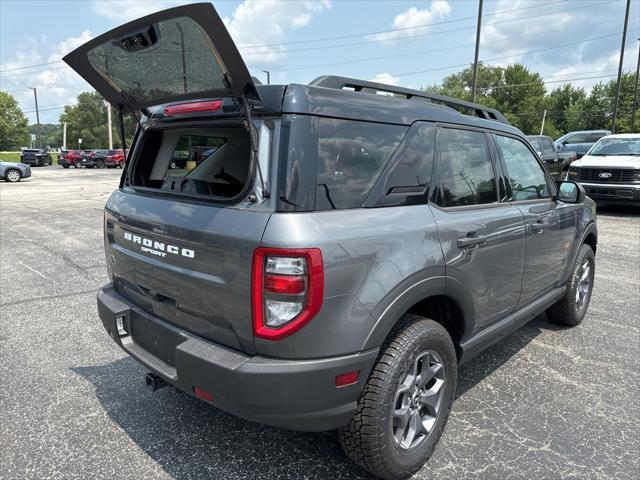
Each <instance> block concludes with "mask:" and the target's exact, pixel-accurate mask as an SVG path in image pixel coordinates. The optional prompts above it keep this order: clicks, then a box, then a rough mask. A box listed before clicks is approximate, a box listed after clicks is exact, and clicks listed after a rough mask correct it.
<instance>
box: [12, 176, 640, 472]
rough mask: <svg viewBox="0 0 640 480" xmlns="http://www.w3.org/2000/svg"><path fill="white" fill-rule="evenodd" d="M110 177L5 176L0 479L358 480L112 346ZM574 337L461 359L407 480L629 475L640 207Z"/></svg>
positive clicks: (308, 441) (604, 253)
mask: <svg viewBox="0 0 640 480" xmlns="http://www.w3.org/2000/svg"><path fill="white" fill-rule="evenodd" d="M120 173H121V171H120V170H84V169H81V170H74V169H70V170H63V169H62V168H60V167H58V166H53V167H46V168H37V169H33V177H32V178H31V179H28V180H25V181H23V182H20V183H18V184H5V183H4V182H0V354H1V355H0V358H1V360H2V361H1V362H0V438H2V444H3V446H2V448H0V478H6V479H22V478H33V479H43V478H65V479H74V478H78V479H85V478H93V479H102V478H131V479H141V478H146V479H165V478H178V479H200V478H201V479H205V478H224V479H226V480H231V479H331V480H339V479H365V478H369V477H368V476H367V475H366V474H365V473H363V472H362V471H360V470H359V469H357V468H356V467H355V466H353V465H352V464H351V463H350V462H349V461H348V460H347V458H346V457H345V455H344V454H343V453H342V451H341V449H340V447H339V445H338V443H337V441H336V440H335V438H334V437H333V436H332V435H328V434H307V433H297V432H289V431H284V430H278V429H275V428H270V427H266V426H261V425H257V424H252V423H249V422H246V421H244V420H240V419H237V418H235V417H232V416H230V415H227V414H225V413H223V412H221V411H218V410H216V409H214V408H212V407H210V406H208V405H206V404H204V403H201V402H199V401H196V400H195V399H193V398H191V397H190V396H187V395H184V394H179V393H177V392H176V391H175V390H173V389H169V388H165V389H162V390H160V391H158V392H156V393H150V392H149V391H148V390H147V389H146V388H145V385H144V379H143V374H144V373H145V370H144V369H143V368H142V367H141V366H140V365H138V364H137V363H136V362H135V361H134V360H132V359H130V358H128V357H127V356H126V355H125V354H124V353H123V352H122V351H121V350H119V349H118V348H117V347H116V346H115V345H114V344H113V342H112V341H111V340H110V339H109V337H108V336H107V334H106V333H105V332H104V330H103V329H102V326H101V323H100V321H99V319H98V317H97V312H96V306H95V295H96V292H97V290H98V288H99V287H100V286H101V285H102V284H103V283H105V282H106V281H107V277H106V269H105V266H104V253H103V240H102V226H101V224H102V207H103V205H104V202H105V201H106V199H107V197H108V195H109V193H110V192H111V191H112V190H113V189H114V188H116V186H117V183H118V178H119V175H120ZM598 221H599V232H600V239H599V245H598V253H597V257H596V258H597V268H596V284H595V291H594V294H593V298H592V301H591V307H590V310H589V314H588V315H587V317H586V319H585V321H584V322H583V323H582V325H581V326H579V327H577V328H575V329H564V328H559V327H556V326H553V325H551V324H549V323H548V322H547V321H546V318H545V317H544V316H541V317H539V318H537V319H536V320H534V321H533V322H531V323H530V324H528V325H527V326H525V327H524V328H522V329H521V330H519V331H518V332H516V333H514V334H512V335H511V336H510V337H508V338H507V339H505V340H504V341H502V342H501V343H499V344H498V345H496V346H494V347H492V348H491V349H489V350H488V351H486V352H485V353H483V354H482V355H481V356H479V357H477V358H476V359H474V360H473V361H472V362H471V363H470V364H468V365H465V366H464V367H462V368H461V369H460V372H459V375H460V377H459V390H458V393H457V399H456V401H455V403H454V407H453V412H452V414H451V417H450V420H449V424H448V426H447V429H446V430H445V433H444V435H443V437H442V440H441V442H440V444H439V446H438V448H437V449H436V451H435V454H434V456H433V457H432V459H431V461H430V462H429V463H428V464H427V465H426V466H425V467H424V468H423V469H422V470H421V471H420V472H419V473H418V474H417V475H416V477H415V478H419V479H427V478H438V479H471V478H474V479H475V478H482V479H511V478H513V479H519V478H527V479H530V478H536V479H546V478H548V479H561V478H562V479H564V478H579V479H587V478H589V479H591V478H594V479H627V478H628V479H636V478H638V475H639V473H640V435H639V434H638V432H640V362H639V359H640V212H639V211H634V210H631V209H624V208H607V209H600V211H599V216H598Z"/></svg>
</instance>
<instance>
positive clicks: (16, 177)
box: [0, 162, 31, 182]
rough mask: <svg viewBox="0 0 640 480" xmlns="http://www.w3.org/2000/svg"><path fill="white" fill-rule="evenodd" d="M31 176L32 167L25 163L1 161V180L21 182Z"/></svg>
mask: <svg viewBox="0 0 640 480" xmlns="http://www.w3.org/2000/svg"><path fill="white" fill-rule="evenodd" d="M30 176H31V167H29V165H25V164H24V163H11V162H0V180H4V181H5V182H19V181H20V180H22V179H23V178H28V177H30Z"/></svg>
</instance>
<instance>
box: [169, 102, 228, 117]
mask: <svg viewBox="0 0 640 480" xmlns="http://www.w3.org/2000/svg"><path fill="white" fill-rule="evenodd" d="M221 108H222V100H206V101H203V102H189V103H181V104H179V105H169V106H168V107H165V108H164V115H165V116H166V117H173V116H174V115H185V114H187V113H204V112H215V111H216V110H220V109H221Z"/></svg>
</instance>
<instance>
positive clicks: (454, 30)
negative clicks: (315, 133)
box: [242, 2, 610, 55]
mask: <svg viewBox="0 0 640 480" xmlns="http://www.w3.org/2000/svg"><path fill="white" fill-rule="evenodd" d="M603 4H610V2H599V3H594V4H592V5H591V6H595V5H603ZM574 10H584V6H580V7H574V8H568V9H565V10H558V11H555V12H546V13H540V14H537V15H529V16H527V17H519V18H514V19H511V20H503V21H499V22H492V23H491V24H489V25H499V24H504V23H513V22H521V21H523V20H529V19H531V18H539V17H546V16H549V15H555V14H558V13H565V12H571V11H574ZM474 18H476V17H474ZM474 28H475V26H470V27H461V28H454V29H449V30H440V31H438V32H428V33H421V34H416V35H405V36H402V37H395V38H392V39H389V38H385V39H378V40H376V39H373V40H363V41H360V42H351V43H341V44H335V45H324V46H318V47H306V48H289V49H282V50H276V51H275V52H273V53H290V52H307V51H312V50H325V49H329V48H343V47H351V46H358V45H364V44H370V43H384V42H389V41H390V40H404V39H408V38H420V37H427V36H431V35H440V34H442V33H451V32H459V31H464V30H473V29H474ZM264 54H265V51H264V50H260V51H250V52H244V51H243V52H242V55H264Z"/></svg>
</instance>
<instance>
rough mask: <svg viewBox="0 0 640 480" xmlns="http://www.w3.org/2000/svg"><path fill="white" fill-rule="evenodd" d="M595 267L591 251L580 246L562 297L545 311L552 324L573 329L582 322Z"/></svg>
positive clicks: (587, 305)
mask: <svg viewBox="0 0 640 480" xmlns="http://www.w3.org/2000/svg"><path fill="white" fill-rule="evenodd" d="M595 267H596V260H595V255H594V253H593V250H592V249H591V247H590V246H589V245H586V244H584V245H582V246H581V247H580V250H579V251H578V255H577V257H576V261H575V264H574V266H573V270H572V272H571V277H570V278H569V281H568V282H567V291H566V293H565V294H564V297H562V298H561V299H560V300H559V301H558V302H556V303H554V304H553V305H551V307H549V308H548V309H547V317H548V318H549V319H550V320H551V321H552V322H554V323H558V324H560V325H567V326H569V327H575V326H576V325H579V324H580V323H581V322H582V319H583V318H584V316H585V315H586V313H587V309H588V308H589V302H590V301H591V293H592V292H593V279H594V275H595Z"/></svg>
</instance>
